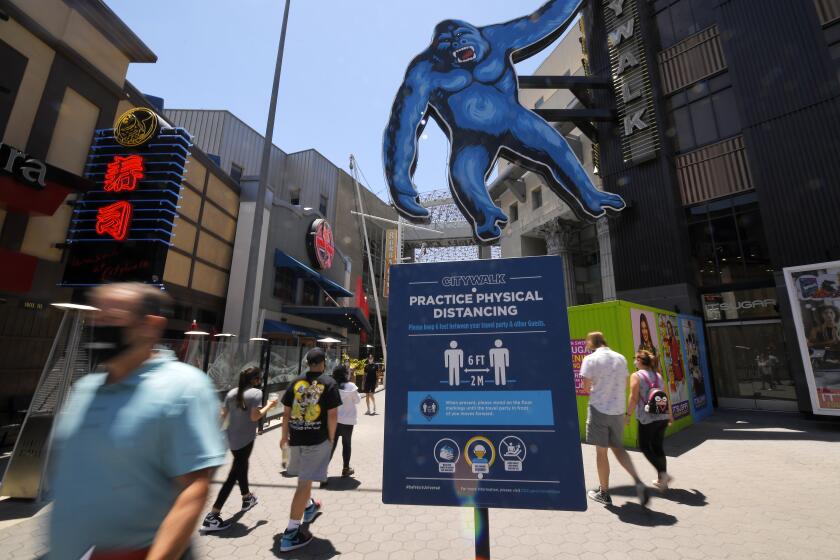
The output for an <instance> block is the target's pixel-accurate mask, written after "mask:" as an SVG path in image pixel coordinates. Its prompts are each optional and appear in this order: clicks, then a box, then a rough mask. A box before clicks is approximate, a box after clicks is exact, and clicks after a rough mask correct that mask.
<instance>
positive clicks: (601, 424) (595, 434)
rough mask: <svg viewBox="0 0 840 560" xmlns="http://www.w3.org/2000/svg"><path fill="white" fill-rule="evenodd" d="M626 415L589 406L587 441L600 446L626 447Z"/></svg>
mask: <svg viewBox="0 0 840 560" xmlns="http://www.w3.org/2000/svg"><path fill="white" fill-rule="evenodd" d="M623 436H624V415H623V414H604V413H603V412H599V411H598V410H597V409H595V408H593V407H592V405H590V406H589V415H588V416H587V417H586V443H590V444H592V445H597V446H598V447H621V448H623V447H624V443H623V441H622V438H623Z"/></svg>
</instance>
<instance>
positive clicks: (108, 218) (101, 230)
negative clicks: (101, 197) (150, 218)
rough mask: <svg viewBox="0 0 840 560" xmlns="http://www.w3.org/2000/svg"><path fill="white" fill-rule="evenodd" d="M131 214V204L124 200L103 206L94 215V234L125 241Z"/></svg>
mask: <svg viewBox="0 0 840 560" xmlns="http://www.w3.org/2000/svg"><path fill="white" fill-rule="evenodd" d="M133 213H134V208H133V207H132V206H131V203H129V202H126V201H124V200H121V201H119V202H115V203H113V204H109V205H108V206H103V207H102V208H100V209H99V212H97V214H96V233H98V234H99V235H110V236H111V237H113V238H114V239H116V240H117V241H125V238H126V237H128V226H129V224H130V223H131V215H132V214H133Z"/></svg>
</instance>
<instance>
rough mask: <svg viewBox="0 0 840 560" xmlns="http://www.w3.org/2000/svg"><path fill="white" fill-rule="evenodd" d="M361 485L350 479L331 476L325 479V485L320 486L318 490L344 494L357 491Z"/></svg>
mask: <svg viewBox="0 0 840 560" xmlns="http://www.w3.org/2000/svg"><path fill="white" fill-rule="evenodd" d="M361 484H362V483H361V482H359V481H358V480H356V479H355V478H352V477H342V476H331V477H329V478H328V479H327V485H326V486H322V487H321V488H320V490H327V491H329V492H346V491H348V490H357V489H358V488H359V486H361Z"/></svg>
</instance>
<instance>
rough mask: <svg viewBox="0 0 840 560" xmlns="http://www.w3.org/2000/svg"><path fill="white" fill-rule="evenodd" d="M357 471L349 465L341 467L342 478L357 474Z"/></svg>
mask: <svg viewBox="0 0 840 560" xmlns="http://www.w3.org/2000/svg"><path fill="white" fill-rule="evenodd" d="M355 472H356V471H354V470H353V469H351V468H350V467H347V468H346V469H341V477H342V478H347V477H348V476H353V474H355Z"/></svg>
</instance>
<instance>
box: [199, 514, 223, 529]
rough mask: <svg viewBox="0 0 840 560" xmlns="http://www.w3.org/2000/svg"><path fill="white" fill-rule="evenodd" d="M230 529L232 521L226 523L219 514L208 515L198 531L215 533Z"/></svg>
mask: <svg viewBox="0 0 840 560" xmlns="http://www.w3.org/2000/svg"><path fill="white" fill-rule="evenodd" d="M228 527H230V521H224V520H223V519H222V516H221V515H219V514H218V513H208V514H207V516H206V517H205V518H204V522H203V523H202V524H201V527H199V529H198V530H199V531H200V532H202V533H213V532H215V531H224V530H225V529H227V528H228Z"/></svg>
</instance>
